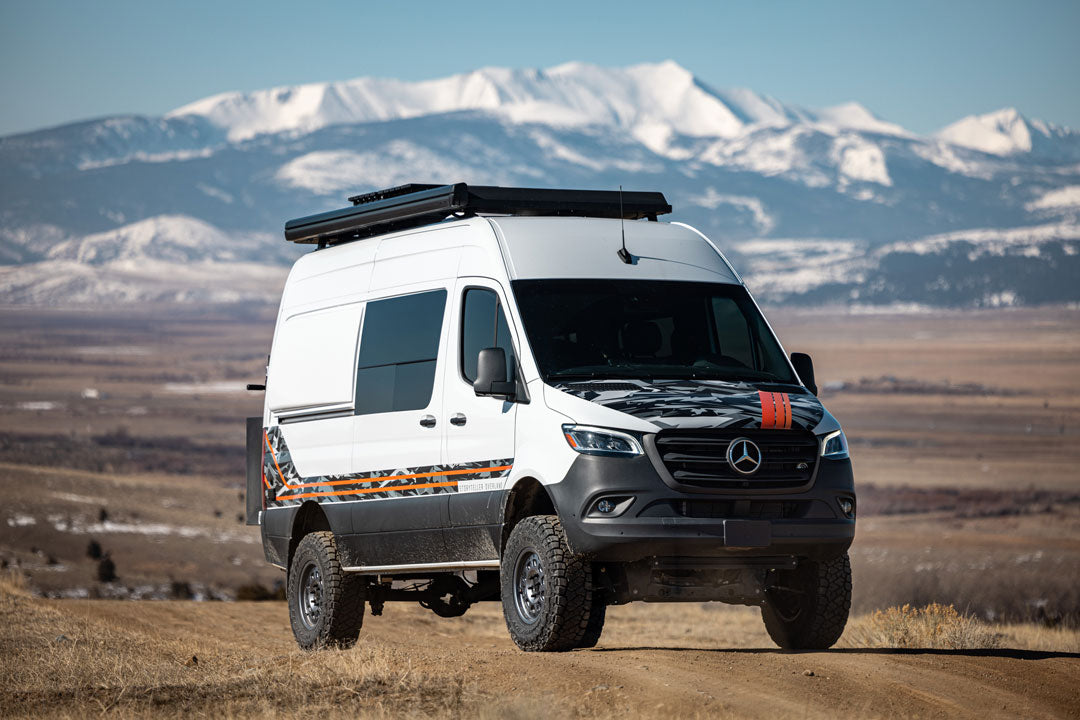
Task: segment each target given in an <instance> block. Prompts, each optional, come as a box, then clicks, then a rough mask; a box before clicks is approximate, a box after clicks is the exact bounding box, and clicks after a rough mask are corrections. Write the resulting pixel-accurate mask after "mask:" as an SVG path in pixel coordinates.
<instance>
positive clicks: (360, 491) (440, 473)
mask: <svg viewBox="0 0 1080 720" xmlns="http://www.w3.org/2000/svg"><path fill="white" fill-rule="evenodd" d="M263 439H264V440H265V441H266V447H267V448H269V449H270V457H271V458H272V459H273V461H274V469H275V470H277V474H278V477H279V478H281V483H282V485H284V486H285V487H286V488H287V489H289V490H302V489H303V488H309V487H333V486H335V485H369V484H371V483H377V482H386V481H394V480H418V479H422V478H437V477H447V476H449V475H473V474H478V473H488V472H503V471H504V470H509V469H510V468H512V467H513V465H489V466H488V467H475V468H455V469H453V470H433V471H431V472H422V473H410V474H407V475H380V476H377V477H369V478H346V479H344V480H326V481H324V482H306V483H296V484H295V485H290V484H289V481H288V480H286V479H285V473H283V472H282V471H281V465H279V464H278V459H277V453H276V452H274V447H273V446H272V445H271V444H270V436H269V434H268V433H267V432H266V430H263ZM262 478H263V482H264V483H266V487H267V488H269V489H270V490H273V487H272V486H271V485H270V483H269V481H268V480H267V478H266V472H265V471H263V473H262ZM457 484H458V481H457V480H448V481H446V482H430V483H419V484H413V485H385V486H380V487H371V488H353V489H350V490H337V491H324V492H306V493H297V494H293V495H278V496H277V499H278V500H299V499H302V498H309V497H325V496H329V495H365V494H367V493H375V492H388V491H392V490H420V489H423V488H439V487H457Z"/></svg>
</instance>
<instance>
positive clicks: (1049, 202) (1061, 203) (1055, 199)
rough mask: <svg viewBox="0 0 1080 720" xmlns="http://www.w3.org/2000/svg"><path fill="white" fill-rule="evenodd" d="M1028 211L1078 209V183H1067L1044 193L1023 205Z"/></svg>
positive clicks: (1079, 204) (1079, 200) (1079, 189)
mask: <svg viewBox="0 0 1080 720" xmlns="http://www.w3.org/2000/svg"><path fill="white" fill-rule="evenodd" d="M1024 207H1025V208H1026V209H1027V210H1029V211H1032V212H1034V211H1037V210H1067V209H1080V185H1067V186H1065V187H1063V188H1058V189H1057V190H1051V191H1050V192H1047V193H1044V194H1043V195H1042V197H1040V198H1039V199H1038V200H1032V201H1031V202H1029V203H1028V204H1027V205H1025V206H1024Z"/></svg>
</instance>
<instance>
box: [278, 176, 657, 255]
mask: <svg viewBox="0 0 1080 720" xmlns="http://www.w3.org/2000/svg"><path fill="white" fill-rule="evenodd" d="M349 201H350V202H352V203H353V206H352V207H347V208H342V209H341V210H331V211H329V212H324V213H319V214H318V215H309V216H307V217H302V218H296V219H295V220H289V221H288V222H287V223H285V239H286V240H288V241H290V242H295V243H311V244H314V243H318V245H319V247H326V246H327V245H337V244H339V243H343V242H349V241H350V240H358V239H360V238H365V237H371V236H373V235H381V234H383V233H388V232H394V231H396V230H405V229H408V228H413V227H420V226H421V225H430V224H431V223H436V222H439V221H441V220H444V219H446V218H447V217H448V216H450V215H457V216H459V217H471V216H473V215H478V214H490V215H549V216H550V215H576V216H585V217H604V218H620V217H621V218H624V219H626V220H640V219H642V218H648V219H649V220H656V216H657V215H664V214H667V213H670V212H671V206H670V205H668V202H667V200H666V199H664V194H663V193H658V192H620V191H618V190H547V189H540V188H508V187H493V186H486V185H472V186H470V185H466V184H465V183H456V184H454V185H419V184H410V185H400V186H398V187H392V188H387V189H386V190H378V191H376V192H371V193H366V194H364V195H354V196H353V197H350V198H349Z"/></svg>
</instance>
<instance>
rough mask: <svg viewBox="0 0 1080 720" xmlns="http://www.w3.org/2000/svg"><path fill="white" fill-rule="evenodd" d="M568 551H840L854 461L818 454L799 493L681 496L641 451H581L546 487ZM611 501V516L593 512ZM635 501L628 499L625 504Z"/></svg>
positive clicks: (610, 558) (849, 534)
mask: <svg viewBox="0 0 1080 720" xmlns="http://www.w3.org/2000/svg"><path fill="white" fill-rule="evenodd" d="M547 489H548V491H549V492H550V493H551V495H552V499H553V500H554V503H555V507H556V509H557V510H558V513H559V518H560V520H561V521H562V525H563V528H564V530H565V531H566V535H567V540H568V542H569V543H570V547H571V549H572V550H573V551H574V552H575V553H579V554H581V555H584V556H586V557H589V558H590V559H592V560H595V561H598V562H636V561H639V560H644V559H646V558H657V557H680V558H724V557H726V558H732V559H735V558H739V557H743V558H747V559H750V558H766V557H808V558H812V559H815V560H827V559H830V558H833V557H836V556H837V555H840V554H842V553H843V552H845V551H846V550H847V549H848V547H850V546H851V542H852V540H853V539H854V537H855V519H854V517H851V518H848V517H846V516H845V515H844V513H843V512H842V511H841V509H840V505H839V500H840V499H841V498H847V499H850V500H851V501H852V503H854V501H855V489H854V479H853V476H852V471H851V461H850V460H846V459H845V460H824V459H822V460H819V465H818V470H817V474H816V476H815V478H814V482H813V484H812V485H811V486H810V487H809V488H807V489H803V490H800V491H793V492H791V493H777V492H775V491H770V492H768V493H762V494H760V495H756V494H747V493H746V492H745V491H744V492H742V493H740V494H738V495H735V494H725V493H724V492H723V491H717V492H705V491H699V490H696V491H694V492H683V491H680V490H678V489H675V488H672V487H670V486H669V485H667V484H666V483H665V482H664V481H663V480H662V479H661V477H660V475H659V473H658V472H657V470H656V468H655V467H654V466H653V464H652V461H651V460H650V459H649V458H648V457H647V456H640V457H635V458H629V459H625V458H611V457H596V456H589V455H581V456H580V457H578V458H577V459H576V460H575V461H574V463H573V465H571V467H570V471H569V472H568V473H567V474H566V477H565V478H564V479H563V480H562V482H559V483H555V484H552V485H548V486H547ZM604 498H610V499H612V502H613V503H614V504H615V505H616V506H617V510H616V513H613V515H615V516H602V515H601V514H600V513H598V512H596V511H595V505H596V503H597V502H598V501H599V500H600V499H604ZM630 498H632V500H629V499H630Z"/></svg>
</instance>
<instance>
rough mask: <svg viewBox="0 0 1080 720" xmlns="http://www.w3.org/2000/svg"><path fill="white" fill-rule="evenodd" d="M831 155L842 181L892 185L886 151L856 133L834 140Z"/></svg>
mask: <svg viewBox="0 0 1080 720" xmlns="http://www.w3.org/2000/svg"><path fill="white" fill-rule="evenodd" d="M831 157H832V160H833V162H835V163H836V169H837V171H839V173H840V175H841V181H842V182H843V180H854V181H857V182H872V183H878V184H879V185H885V186H886V187H891V186H892V178H890V177H889V171H888V169H887V168H886V167H885V153H883V152H882V151H881V148H879V147H878V146H877V145H875V144H873V143H871V142H868V141H866V140H863V139H862V138H859V137H858V136H856V135H843V136H841V137H838V138H837V139H836V140H835V142H833V147H832V153H831Z"/></svg>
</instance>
